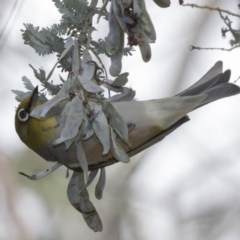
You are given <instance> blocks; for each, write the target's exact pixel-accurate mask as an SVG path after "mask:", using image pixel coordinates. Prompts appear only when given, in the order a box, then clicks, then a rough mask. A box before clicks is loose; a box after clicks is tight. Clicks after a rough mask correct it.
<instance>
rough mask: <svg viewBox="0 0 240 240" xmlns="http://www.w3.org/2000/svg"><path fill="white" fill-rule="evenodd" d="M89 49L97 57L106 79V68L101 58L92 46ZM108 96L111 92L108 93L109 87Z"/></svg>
mask: <svg viewBox="0 0 240 240" xmlns="http://www.w3.org/2000/svg"><path fill="white" fill-rule="evenodd" d="M89 49H90V50H91V51H92V53H93V54H94V56H95V57H96V58H97V60H98V61H99V63H100V64H101V66H102V68H103V70H104V72H105V76H106V79H108V74H107V70H106V68H105V66H104V64H103V62H102V60H101V58H100V57H99V56H98V55H97V54H96V53H95V52H94V49H93V48H92V47H90V48H89ZM108 97H109V98H110V97H111V94H110V90H109V89H108Z"/></svg>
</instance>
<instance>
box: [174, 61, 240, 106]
mask: <svg viewBox="0 0 240 240" xmlns="http://www.w3.org/2000/svg"><path fill="white" fill-rule="evenodd" d="M222 71H223V63H222V61H218V62H217V63H215V65H214V66H213V67H212V68H211V69H210V70H209V71H208V72H207V73H206V74H205V75H204V76H203V77H202V78H201V79H200V80H199V81H197V82H196V83H195V84H193V85H192V86H191V87H189V88H187V89H186V90H184V91H183V92H180V93H179V94H177V95H176V96H195V95H200V94H207V97H206V99H204V101H203V102H202V103H201V104H200V105H198V106H197V107H196V108H199V107H201V106H203V105H205V104H208V103H210V102H213V101H216V100H218V99H221V98H225V97H230V96H233V95H236V94H239V93H240V87H239V86H237V85H235V84H233V83H229V80H230V76H231V70H226V71H225V72H224V73H223V72H222Z"/></svg>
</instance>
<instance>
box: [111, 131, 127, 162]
mask: <svg viewBox="0 0 240 240" xmlns="http://www.w3.org/2000/svg"><path fill="white" fill-rule="evenodd" d="M110 132H111V150H110V151H111V154H112V155H113V157H114V158H115V159H116V160H118V161H120V162H124V163H128V162H129V161H130V159H129V156H128V155H127V153H126V152H125V151H124V149H123V148H122V147H121V145H120V144H119V143H118V142H117V137H116V134H115V132H114V130H113V129H112V128H111V127H110Z"/></svg>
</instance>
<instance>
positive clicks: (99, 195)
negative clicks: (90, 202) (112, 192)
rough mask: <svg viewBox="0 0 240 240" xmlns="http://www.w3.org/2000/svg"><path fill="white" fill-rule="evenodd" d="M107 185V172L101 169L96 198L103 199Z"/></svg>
mask: <svg viewBox="0 0 240 240" xmlns="http://www.w3.org/2000/svg"><path fill="white" fill-rule="evenodd" d="M105 183H106V171H105V168H101V173H100V177H99V180H98V183H97V185H96V188H95V196H96V198H97V199H102V195H103V190H104V187H105Z"/></svg>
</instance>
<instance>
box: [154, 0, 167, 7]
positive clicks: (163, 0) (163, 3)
mask: <svg viewBox="0 0 240 240" xmlns="http://www.w3.org/2000/svg"><path fill="white" fill-rule="evenodd" d="M153 1H154V2H155V3H156V4H157V5H158V6H159V7H161V8H166V7H169V6H170V5H171V1H170V0H153Z"/></svg>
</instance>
